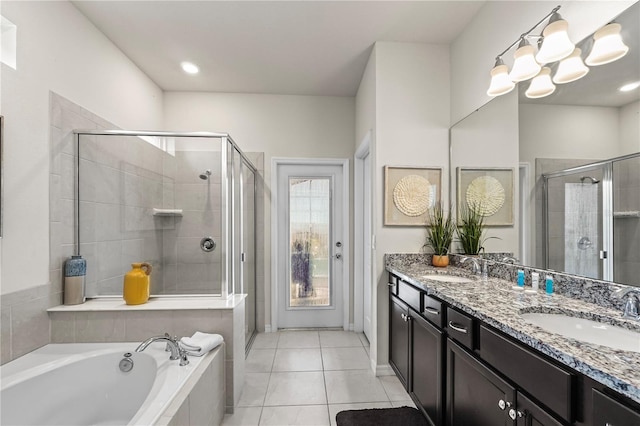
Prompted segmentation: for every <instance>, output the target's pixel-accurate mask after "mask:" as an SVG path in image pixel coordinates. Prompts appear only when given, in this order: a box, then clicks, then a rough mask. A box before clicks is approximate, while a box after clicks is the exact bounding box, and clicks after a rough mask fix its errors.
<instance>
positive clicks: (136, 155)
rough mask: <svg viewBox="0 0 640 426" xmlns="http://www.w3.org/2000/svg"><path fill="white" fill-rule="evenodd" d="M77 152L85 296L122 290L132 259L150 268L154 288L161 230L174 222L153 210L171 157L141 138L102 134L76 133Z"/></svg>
mask: <svg viewBox="0 0 640 426" xmlns="http://www.w3.org/2000/svg"><path fill="white" fill-rule="evenodd" d="M79 153H80V226H81V228H80V241H81V246H80V252H81V254H82V255H83V256H84V257H85V258H86V260H87V296H88V297H93V296H97V295H117V294H122V283H123V275H124V274H125V273H126V272H127V271H128V270H129V269H131V263H133V262H148V263H150V264H151V265H152V266H153V269H154V270H153V273H152V275H151V282H152V291H153V292H157V288H156V287H157V286H158V285H159V284H161V283H162V277H163V272H164V271H162V269H161V256H162V233H163V229H164V228H165V227H171V226H172V225H173V224H172V223H168V222H167V221H166V218H165V219H162V222H161V221H160V220H158V219H157V218H155V217H154V216H153V214H152V212H153V208H154V207H155V208H162V207H163V206H164V203H163V198H164V196H165V191H164V186H163V184H164V179H165V173H164V169H165V168H166V169H169V170H173V167H171V163H172V162H173V157H172V156H170V155H169V154H167V153H166V152H164V151H162V150H160V149H158V148H156V147H155V146H153V145H151V144H149V143H147V142H145V141H144V140H142V139H140V138H136V137H120V136H101V135H100V136H97V135H80V145H79ZM62 178H63V179H66V178H67V177H66V176H63V177H62ZM171 219H173V218H171Z"/></svg>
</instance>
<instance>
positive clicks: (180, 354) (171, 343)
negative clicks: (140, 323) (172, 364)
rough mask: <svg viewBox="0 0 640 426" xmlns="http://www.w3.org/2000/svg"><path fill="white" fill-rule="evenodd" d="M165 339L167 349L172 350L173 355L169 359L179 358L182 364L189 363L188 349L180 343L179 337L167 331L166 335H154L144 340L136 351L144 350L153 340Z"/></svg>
mask: <svg viewBox="0 0 640 426" xmlns="http://www.w3.org/2000/svg"><path fill="white" fill-rule="evenodd" d="M158 341H165V342H167V346H166V348H165V351H167V352H171V356H169V359H172V360H173V359H179V360H180V366H184V365H187V364H189V359H188V358H187V351H185V350H183V349H182V348H181V347H180V345H179V344H178V339H177V338H175V337H171V336H170V335H169V333H165V334H164V336H153V337H149V338H148V339H147V340H145V341H144V342H142V343H140V345H139V346H138V347H137V348H136V352H142V351H144V350H145V349H147V347H148V346H149V345H150V344H152V343H153V342H158Z"/></svg>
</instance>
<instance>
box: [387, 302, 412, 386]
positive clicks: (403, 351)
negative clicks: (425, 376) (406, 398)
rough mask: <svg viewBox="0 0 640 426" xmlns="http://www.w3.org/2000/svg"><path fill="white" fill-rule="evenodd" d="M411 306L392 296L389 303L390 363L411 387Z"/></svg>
mask: <svg viewBox="0 0 640 426" xmlns="http://www.w3.org/2000/svg"><path fill="white" fill-rule="evenodd" d="M409 321H410V320H409V308H408V307H407V305H405V304H404V303H403V302H402V301H401V300H400V299H398V298H397V297H395V296H391V298H390V303H389V364H390V365H391V367H392V368H393V370H394V371H395V372H396V375H397V376H398V379H400V381H401V382H402V385H403V386H404V387H405V389H409Z"/></svg>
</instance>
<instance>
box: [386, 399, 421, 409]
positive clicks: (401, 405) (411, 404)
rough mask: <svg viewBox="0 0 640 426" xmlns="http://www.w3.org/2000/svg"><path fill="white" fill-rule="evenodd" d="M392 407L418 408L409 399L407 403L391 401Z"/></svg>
mask: <svg viewBox="0 0 640 426" xmlns="http://www.w3.org/2000/svg"><path fill="white" fill-rule="evenodd" d="M391 405H392V406H393V408H397V407H413V408H416V404H414V403H413V400H411V399H407V400H405V401H391Z"/></svg>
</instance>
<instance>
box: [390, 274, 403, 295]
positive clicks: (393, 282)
mask: <svg viewBox="0 0 640 426" xmlns="http://www.w3.org/2000/svg"><path fill="white" fill-rule="evenodd" d="M398 281H400V280H399V279H398V277H396V276H395V275H392V274H389V293H391V294H393V295H396V296H397V295H398Z"/></svg>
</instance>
